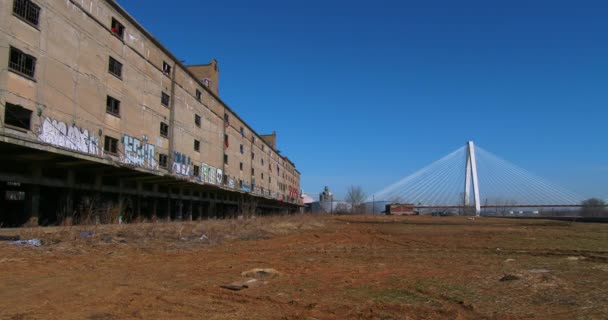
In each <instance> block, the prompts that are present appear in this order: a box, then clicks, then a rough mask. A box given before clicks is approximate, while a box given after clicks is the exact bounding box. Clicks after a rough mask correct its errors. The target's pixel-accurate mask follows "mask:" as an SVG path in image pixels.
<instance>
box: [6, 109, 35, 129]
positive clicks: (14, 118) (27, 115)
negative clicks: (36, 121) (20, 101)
mask: <svg viewBox="0 0 608 320" xmlns="http://www.w3.org/2000/svg"><path fill="white" fill-rule="evenodd" d="M31 118H32V111H31V110H29V109H26V108H24V107H22V106H18V105H14V104H12V103H8V102H7V103H6V105H5V108H4V123H5V124H7V125H10V126H13V127H17V128H21V129H25V130H30V119H31Z"/></svg>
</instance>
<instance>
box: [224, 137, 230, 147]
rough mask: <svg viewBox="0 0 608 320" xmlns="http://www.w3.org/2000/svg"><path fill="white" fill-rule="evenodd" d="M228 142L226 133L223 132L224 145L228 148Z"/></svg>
mask: <svg viewBox="0 0 608 320" xmlns="http://www.w3.org/2000/svg"><path fill="white" fill-rule="evenodd" d="M229 146H230V143H229V142H228V135H227V134H224V147H226V148H228V147H229Z"/></svg>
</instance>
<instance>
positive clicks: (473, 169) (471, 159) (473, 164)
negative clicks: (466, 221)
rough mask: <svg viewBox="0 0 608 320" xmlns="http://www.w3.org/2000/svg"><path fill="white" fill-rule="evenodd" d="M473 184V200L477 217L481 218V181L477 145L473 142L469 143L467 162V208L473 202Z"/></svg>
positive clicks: (465, 200)
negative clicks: (476, 156) (476, 157)
mask: <svg viewBox="0 0 608 320" xmlns="http://www.w3.org/2000/svg"><path fill="white" fill-rule="evenodd" d="M471 178H472V179H471ZM471 180H472V181H471ZM471 182H472V183H473V200H474V201H475V215H476V216H479V215H480V214H481V202H480V199H479V179H477V161H476V160H475V144H474V143H473V141H469V142H468V143H467V162H466V168H465V179H464V205H465V207H466V206H468V205H469V204H470V202H471V195H470V190H471Z"/></svg>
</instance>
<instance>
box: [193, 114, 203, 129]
mask: <svg viewBox="0 0 608 320" xmlns="http://www.w3.org/2000/svg"><path fill="white" fill-rule="evenodd" d="M194 124H195V125H196V126H197V127H199V128H200V127H201V116H199V115H198V114H195V115H194Z"/></svg>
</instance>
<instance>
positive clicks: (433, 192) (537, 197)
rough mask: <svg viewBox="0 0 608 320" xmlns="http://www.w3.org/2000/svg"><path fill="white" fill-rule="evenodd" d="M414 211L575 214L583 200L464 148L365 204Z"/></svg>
mask: <svg viewBox="0 0 608 320" xmlns="http://www.w3.org/2000/svg"><path fill="white" fill-rule="evenodd" d="M372 200H373V201H386V202H391V203H409V204H413V205H414V206H415V207H417V208H419V209H420V208H471V209H473V208H474V211H475V213H476V214H477V215H479V214H480V213H481V210H482V208H500V207H503V208H504V207H509V208H547V207H551V208H560V207H561V208H566V207H570V208H576V207H581V201H582V200H583V198H582V197H581V196H579V195H577V194H575V193H573V192H571V191H568V190H567V189H565V188H562V187H560V186H558V185H555V184H553V183H551V182H549V181H547V180H545V179H543V178H541V177H538V176H537V175H535V174H533V173H531V172H528V171H526V170H524V169H522V168H520V167H518V166H516V165H514V164H512V163H510V162H508V161H506V160H504V159H501V158H500V157H498V156H496V155H494V154H492V153H490V152H489V151H486V150H484V149H482V148H480V147H478V146H475V144H474V143H473V141H469V142H468V143H467V144H466V145H465V146H463V147H461V148H459V149H457V150H455V151H453V152H451V153H450V154H448V155H446V156H444V157H443V158H441V159H439V160H437V161H435V162H433V163H431V164H430V165H428V166H426V167H424V168H422V169H420V170H418V171H417V172H414V173H413V174H411V175H409V176H407V177H405V178H403V179H401V180H399V181H397V182H396V183H393V184H392V185H389V186H388V187H386V188H384V189H382V190H380V191H378V192H376V193H374V194H373V195H372V196H371V197H370V198H369V199H368V201H372Z"/></svg>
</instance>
